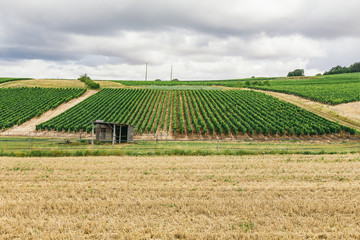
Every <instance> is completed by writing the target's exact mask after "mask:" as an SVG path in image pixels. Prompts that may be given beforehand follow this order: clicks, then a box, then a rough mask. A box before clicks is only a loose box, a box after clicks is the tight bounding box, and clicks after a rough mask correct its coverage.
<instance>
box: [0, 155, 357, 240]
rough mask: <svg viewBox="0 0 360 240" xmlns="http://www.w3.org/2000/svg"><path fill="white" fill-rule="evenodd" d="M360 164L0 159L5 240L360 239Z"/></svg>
mask: <svg viewBox="0 0 360 240" xmlns="http://www.w3.org/2000/svg"><path fill="white" fill-rule="evenodd" d="M359 176H360V155H359V154H349V155H320V156H302V155H287V156H279V155H266V156H242V157H239V156H235V157H232V156H228V157H226V156H213V157H211V156H208V157H174V156H172V157H149V156H147V157H86V158H85V157H77V158H68V157H63V158H30V159H29V158H6V157H5V158H4V157H2V158H0V179H1V181H0V206H1V208H0V221H1V224H0V235H1V236H2V238H4V239H40V238H41V239H75V238H76V239H283V238H284V239H285V238H289V239H359V238H360V231H359V229H360V207H359V206H360V199H359V196H358V195H359V190H360V178H359Z"/></svg>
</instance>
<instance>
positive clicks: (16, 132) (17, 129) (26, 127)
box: [0, 90, 98, 136]
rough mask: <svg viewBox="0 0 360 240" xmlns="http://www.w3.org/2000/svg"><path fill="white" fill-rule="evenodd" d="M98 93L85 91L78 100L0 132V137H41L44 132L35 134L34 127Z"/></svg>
mask: <svg viewBox="0 0 360 240" xmlns="http://www.w3.org/2000/svg"><path fill="white" fill-rule="evenodd" d="M97 92H98V91H96V90H87V91H86V92H85V93H84V94H83V95H81V96H80V97H79V98H75V99H72V100H71V101H69V102H67V103H63V104H61V105H60V106H58V107H57V108H56V109H54V110H49V111H47V112H45V113H43V114H42V115H41V116H40V117H39V118H36V117H35V118H32V119H31V120H29V121H27V122H25V123H23V124H21V125H20V126H14V127H12V128H10V129H8V130H6V131H5V132H0V135H10V136H29V135H31V136H43V135H44V132H37V131H35V126H36V125H37V124H40V123H42V122H45V121H48V120H50V119H51V118H54V117H56V116H57V115H59V114H60V113H63V112H65V111H66V110H68V109H70V108H71V107H73V106H75V105H76V104H78V103H80V102H82V101H84V100H85V99H86V98H88V97H90V96H92V95H94V94H95V93H97Z"/></svg>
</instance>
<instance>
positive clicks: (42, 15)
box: [0, 0, 360, 76]
mask: <svg viewBox="0 0 360 240" xmlns="http://www.w3.org/2000/svg"><path fill="white" fill-rule="evenodd" d="M359 7H360V2H359V1H358V0H348V1H346V2H344V1H340V0H333V1H325V0H316V1H314V0H292V1H288V0H273V1H267V0H223V1H221V2H219V1H217V0H207V1H205V0H199V1H190V0H172V1H165V0H147V1H136V0H135V1H134V0H121V1H116V0H102V1H89V0H87V1H86V0H78V1H74V0H71V1H70V0H62V1H59V0H52V1H48V0H47V1H45V0H33V1H25V0H2V1H1V2H0V60H4V61H17V60H18V61H21V60H24V59H28V60H31V59H39V60H44V61H53V62H58V63H59V64H63V63H64V62H67V61H71V62H73V64H75V65H80V66H84V67H90V68H91V67H92V68H95V67H97V66H102V65H114V66H115V65H123V64H127V65H130V66H136V65H141V64H143V63H144V62H145V61H150V62H151V63H152V64H153V65H159V66H160V65H162V64H169V63H172V62H186V61H193V62H194V64H192V65H186V64H184V66H188V67H187V68H185V67H184V70H189V69H191V68H195V67H194V66H201V67H203V69H206V66H205V65H206V64H215V63H217V62H219V66H221V67H223V68H225V66H228V65H227V62H226V61H225V60H224V58H230V59H240V60H241V61H242V60H244V59H245V60H246V61H247V62H246V64H247V66H249V65H248V64H249V63H250V62H253V63H254V65H256V66H262V64H260V63H259V61H265V62H266V66H270V65H271V64H270V63H269V62H268V61H270V62H271V61H274V63H273V64H274V66H276V69H280V67H282V66H284V65H283V63H284V62H286V61H289V62H294V64H296V63H301V64H304V63H308V66H309V67H311V68H316V69H328V68H329V67H330V66H332V65H333V64H334V63H335V62H340V63H341V62H349V61H353V60H354V59H355V58H356V57H357V56H358V55H356V54H352V53H351V52H352V51H351V49H353V48H356V47H357V44H356V41H351V42H349V43H348V46H347V47H348V48H349V49H345V50H341V49H338V50H337V51H336V54H331V51H332V50H333V49H334V47H339V46H341V44H342V42H341V41H342V39H343V38H344V37H347V38H353V39H358V38H360V27H359V26H360V17H358V14H357V11H358V9H359ZM294 36H296V37H294ZM323 43H327V44H323ZM353 52H354V51H353ZM333 56H336V58H333ZM293 59H296V61H295V60H293ZM299 59H300V60H299ZM240 60H239V61H240ZM245 60H244V61H245ZM224 61H225V62H226V64H224ZM234 61H235V60H234ZM236 61H237V60H236ZM196 63H198V64H196ZM200 63H201V64H200ZM340 63H339V64H340ZM203 64H204V65H203ZM213 69H215V70H214V71H215V72H216V71H218V72H220V71H221V70H219V69H220V68H214V67H213ZM255 69H257V68H255ZM263 69H264V71H265V70H267V71H268V70H269V68H263ZM134 71H135V70H134ZM192 71H196V69H193V70H192ZM226 71H229V70H228V69H227V68H226ZM234 72H235V73H240V72H237V71H235V70H234ZM189 74H190V73H189ZM219 76H222V73H221V74H220V73H219Z"/></svg>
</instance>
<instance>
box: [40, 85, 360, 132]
mask: <svg viewBox="0 0 360 240" xmlns="http://www.w3.org/2000/svg"><path fill="white" fill-rule="evenodd" d="M95 120H104V121H106V122H119V123H127V124H131V125H134V126H135V131H136V132H137V134H144V133H151V134H155V133H165V132H167V133H172V134H186V135H191V134H202V135H206V134H220V135H223V134H225V135H237V134H245V133H246V134H250V135H253V134H264V135H274V134H277V135H316V134H320V135H322V134H329V133H338V132H341V131H345V132H349V133H351V134H354V133H355V130H353V129H351V128H348V127H345V126H341V125H339V124H337V123H334V122H330V121H328V120H326V119H324V118H322V117H319V116H317V115H315V114H313V113H311V112H308V111H306V110H304V109H301V108H299V107H297V106H295V105H292V104H289V103H286V102H283V101H280V100H278V99H276V98H274V97H271V96H268V95H266V94H263V93H258V92H254V91H241V90H228V91H218V90H206V91H205V90H183V91H181V90H176V91H173V90H152V89H103V90H101V91H100V92H99V93H97V94H95V95H93V96H91V97H89V98H88V99H86V100H84V101H83V102H81V103H80V104H78V105H76V106H74V107H73V108H71V109H69V110H67V111H65V112H64V113H62V114H60V115H58V116H57V117H55V118H53V119H51V120H49V121H47V122H44V123H42V124H40V125H37V127H36V128H37V130H39V129H48V130H50V129H52V130H56V131H63V130H65V131H80V130H82V131H87V132H90V131H91V123H90V122H91V121H95Z"/></svg>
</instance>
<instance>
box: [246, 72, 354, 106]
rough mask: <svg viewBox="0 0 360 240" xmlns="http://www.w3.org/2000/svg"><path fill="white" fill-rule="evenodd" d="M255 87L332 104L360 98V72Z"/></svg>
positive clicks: (273, 82) (274, 81)
mask: <svg viewBox="0 0 360 240" xmlns="http://www.w3.org/2000/svg"><path fill="white" fill-rule="evenodd" d="M252 87H253V88H258V89H264V90H271V91H277V92H283V93H290V94H294V95H298V96H301V97H305V98H309V99H311V100H315V101H319V102H322V103H328V104H332V105H336V104H340V103H347V102H354V101H359V100H360V73H346V74H335V75H326V76H320V77H315V78H310V79H306V78H305V79H281V80H273V81H270V85H269V86H252Z"/></svg>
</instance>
